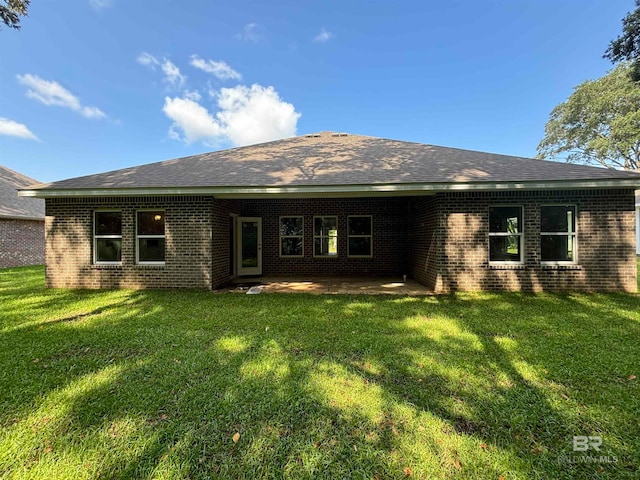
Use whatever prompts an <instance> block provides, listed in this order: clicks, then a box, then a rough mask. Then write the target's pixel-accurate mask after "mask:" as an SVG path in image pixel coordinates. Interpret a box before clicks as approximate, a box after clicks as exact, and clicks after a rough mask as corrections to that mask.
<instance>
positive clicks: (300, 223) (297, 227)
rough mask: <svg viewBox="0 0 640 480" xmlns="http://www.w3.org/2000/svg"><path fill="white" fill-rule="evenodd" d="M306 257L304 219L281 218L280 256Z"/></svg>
mask: <svg viewBox="0 0 640 480" xmlns="http://www.w3.org/2000/svg"><path fill="white" fill-rule="evenodd" d="M303 255H304V217H280V256H281V257H302V256H303Z"/></svg>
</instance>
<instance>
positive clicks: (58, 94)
mask: <svg viewBox="0 0 640 480" xmlns="http://www.w3.org/2000/svg"><path fill="white" fill-rule="evenodd" d="M16 78H17V79H18V81H19V82H20V83H21V84H22V85H24V86H25V87H27V89H28V90H27V97H29V98H32V99H34V100H37V101H39V102H40V103H43V104H44V105H47V106H52V105H56V106H60V107H66V108H70V109H71V110H74V111H76V112H78V113H79V114H80V115H82V116H83V117H87V118H104V117H106V114H105V113H104V112H103V111H102V110H100V109H99V108H97V107H86V106H83V105H82V104H81V103H80V100H79V99H78V97H76V96H75V95H74V94H72V93H71V92H70V91H69V90H67V89H66V88H64V87H63V86H62V85H60V84H59V83H58V82H53V81H48V80H43V79H42V78H40V77H38V76H37V75H31V74H29V73H27V74H25V75H16Z"/></svg>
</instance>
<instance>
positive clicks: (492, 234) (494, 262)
mask: <svg viewBox="0 0 640 480" xmlns="http://www.w3.org/2000/svg"><path fill="white" fill-rule="evenodd" d="M492 208H519V209H520V218H521V219H522V226H521V227H520V231H519V232H518V233H510V232H492V231H491V209H492ZM487 223H488V224H489V225H488V229H489V242H488V245H487V247H488V248H487V255H488V259H489V265H524V250H525V248H524V242H525V236H524V206H523V205H508V204H506V205H505V204H497V205H489V210H488V211H487ZM514 236H517V237H520V241H519V244H520V260H518V261H515V262H514V261H511V260H491V237H514Z"/></svg>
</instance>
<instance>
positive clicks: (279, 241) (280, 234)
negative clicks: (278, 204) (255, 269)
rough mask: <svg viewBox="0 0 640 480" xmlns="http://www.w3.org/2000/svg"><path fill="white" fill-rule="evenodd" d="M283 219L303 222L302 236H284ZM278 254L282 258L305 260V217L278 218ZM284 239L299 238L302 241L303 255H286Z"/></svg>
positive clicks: (288, 216) (289, 216) (285, 216)
mask: <svg viewBox="0 0 640 480" xmlns="http://www.w3.org/2000/svg"><path fill="white" fill-rule="evenodd" d="M283 218H299V219H301V220H302V234H301V235H282V219H283ZM278 236H279V240H278V252H279V253H280V257H282V258H303V257H304V215H281V216H280V217H278ZM283 238H299V239H301V240H302V254H300V255H284V254H283V253H282V239H283Z"/></svg>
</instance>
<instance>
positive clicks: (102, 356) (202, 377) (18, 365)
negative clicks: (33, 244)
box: [0, 267, 640, 479]
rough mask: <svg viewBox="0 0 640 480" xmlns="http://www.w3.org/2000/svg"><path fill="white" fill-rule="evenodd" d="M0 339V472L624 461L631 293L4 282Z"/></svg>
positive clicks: (636, 316)
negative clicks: (368, 292) (361, 291)
mask: <svg viewBox="0 0 640 480" xmlns="http://www.w3.org/2000/svg"><path fill="white" fill-rule="evenodd" d="M0 339H1V340H0V345H1V347H0V477H1V478H7V479H17V478H43V479H45V478H46V479H51V478H55V479H65V478H69V479H72V478H73V479H82V478H136V479H137V478H193V479H204V478H380V479H382V478H408V477H411V478H447V479H448V478H465V479H467V478H479V479H480V478H482V479H491V478H493V479H499V478H504V479H516V478H517V479H530V478H540V479H542V478H545V479H546V478H556V479H563V478H567V479H568V478H637V475H638V468H639V466H640V427H639V425H640V424H639V422H638V417H639V414H640V387H639V383H638V382H639V380H637V379H634V377H633V376H634V375H635V376H640V371H639V369H640V342H639V341H638V339H640V296H638V295H631V294H608V295H586V294H564V295H551V294H544V295H527V294H469V295H467V294H465V295H456V296H439V297H427V298H410V297H388V296H312V295H301V294H300V295H286V294H282V295H277V294H271V295H239V294H213V293H210V292H198V291H180V292H153V291H144V292H135V291H76V290H47V289H45V288H44V287H43V271H42V269H41V268H39V267H35V268H18V269H8V270H0ZM575 435H592V436H595V435H599V436H602V439H603V443H602V446H601V451H600V452H596V451H594V450H591V451H589V452H574V451H573V450H572V438H573V436H575ZM587 455H589V456H590V457H587ZM601 456H602V457H605V458H603V459H601V458H600V457H601ZM595 457H597V460H602V462H601V463H586V461H585V460H584V459H585V458H586V459H587V460H589V458H591V461H593V460H594V459H596V458H595ZM606 459H608V460H610V463H607V462H604V460H606ZM613 460H616V461H615V462H613Z"/></svg>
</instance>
